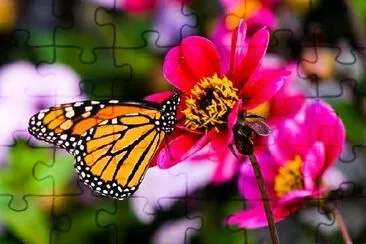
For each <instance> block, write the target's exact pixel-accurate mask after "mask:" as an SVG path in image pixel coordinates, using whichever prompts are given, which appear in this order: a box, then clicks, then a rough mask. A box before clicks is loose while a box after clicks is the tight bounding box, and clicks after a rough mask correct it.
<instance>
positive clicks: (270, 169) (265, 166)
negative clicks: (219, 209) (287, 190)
mask: <svg viewBox="0 0 366 244" xmlns="http://www.w3.org/2000/svg"><path fill="white" fill-rule="evenodd" d="M255 154H256V157H257V160H258V163H259V165H260V169H261V172H262V175H263V179H264V183H265V186H266V189H267V192H268V195H269V198H270V199H271V201H272V202H275V201H277V199H278V197H277V196H276V193H275V192H274V179H275V177H276V175H277V172H278V167H279V165H278V164H277V163H276V162H275V159H274V158H273V157H272V156H271V155H270V154H268V153H266V152H258V151H257V152H256V153H255ZM238 186H239V190H240V193H241V194H242V196H243V197H244V198H245V199H246V200H248V201H249V203H250V205H251V206H252V207H255V206H257V205H258V204H261V200H260V199H262V196H261V193H260V191H259V188H258V183H257V178H256V177H255V174H254V171H253V168H252V165H251V162H250V161H249V159H247V160H246V161H245V162H244V163H243V164H242V166H241V170H240V177H239V182H238Z"/></svg>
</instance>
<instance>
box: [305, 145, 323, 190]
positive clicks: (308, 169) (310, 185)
mask: <svg viewBox="0 0 366 244" xmlns="http://www.w3.org/2000/svg"><path fill="white" fill-rule="evenodd" d="M324 161H325V149H324V144H323V143H322V142H320V141H318V142H316V143H315V144H314V145H313V146H312V147H311V148H310V150H309V152H308V153H307V154H306V156H305V159H304V161H303V164H302V175H303V177H304V179H303V181H304V185H305V189H307V190H310V191H313V190H314V189H317V188H319V186H318V184H319V183H320V182H317V181H318V180H320V179H319V176H320V174H322V173H323V172H324V170H325V169H324V163H325V162H324Z"/></svg>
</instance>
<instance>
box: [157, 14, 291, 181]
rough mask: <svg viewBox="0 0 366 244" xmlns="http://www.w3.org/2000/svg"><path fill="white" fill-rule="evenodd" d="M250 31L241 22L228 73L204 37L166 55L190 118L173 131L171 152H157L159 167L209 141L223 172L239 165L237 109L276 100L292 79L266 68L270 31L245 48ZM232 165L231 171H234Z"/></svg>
mask: <svg viewBox="0 0 366 244" xmlns="http://www.w3.org/2000/svg"><path fill="white" fill-rule="evenodd" d="M246 30H247V26H246V24H245V22H244V21H242V22H241V23H240V25H239V27H238V29H236V30H235V31H234V34H233V38H232V46H231V56H230V57H231V58H230V65H229V67H228V68H227V69H225V68H223V67H222V60H220V58H219V55H218V51H217V48H216V47H215V45H214V44H213V43H212V42H211V41H209V40H208V39H205V38H203V37H199V36H193V37H187V38H185V39H184V40H183V41H182V43H181V44H180V45H179V46H178V47H175V48H173V49H171V50H170V51H169V52H168V54H167V55H166V58H165V61H164V67H163V69H164V75H165V77H166V79H167V80H168V81H169V82H170V83H171V84H172V85H174V86H175V87H176V88H178V89H179V90H181V91H182V92H183V94H182V102H181V106H180V108H179V110H180V111H182V113H183V114H184V115H185V122H184V124H180V125H178V127H179V128H180V129H177V130H175V132H173V134H172V136H171V138H172V139H170V140H169V149H168V147H165V148H164V149H162V150H161V151H160V152H159V153H158V156H157V157H156V159H157V164H158V165H159V167H160V168H169V167H171V166H172V165H175V164H176V163H178V162H179V161H182V160H184V159H185V158H187V157H189V156H191V155H193V154H194V153H195V152H197V151H199V150H200V149H201V148H202V147H203V146H205V145H206V144H208V143H209V142H211V145H212V148H213V151H214V152H215V153H216V154H217V155H218V157H217V162H218V167H219V168H221V167H220V164H225V166H224V167H222V168H224V169H223V170H224V171H225V172H226V171H227V170H226V168H227V165H226V164H229V165H232V164H235V165H237V161H238V159H236V158H235V157H234V156H233V155H232V153H231V152H230V150H229V147H228V145H229V144H230V143H232V140H233V134H232V127H233V125H234V124H233V123H234V121H235V119H236V116H237V113H238V111H239V110H249V109H252V108H255V107H256V106H258V105H259V104H261V103H263V102H265V101H267V100H268V99H271V97H273V96H274V95H275V94H276V93H277V92H278V91H279V89H280V88H281V87H282V85H283V84H284V81H285V78H286V77H287V75H289V72H288V71H286V70H283V69H279V70H267V69H263V68H262V67H261V62H262V59H263V56H264V54H265V52H266V50H267V45H268V39H269V33H268V31H267V30H266V29H265V28H263V29H261V30H259V31H258V32H256V33H255V34H254V35H253V37H252V38H251V39H250V40H249V41H248V45H247V46H245V47H243V46H242V42H243V41H244V40H245V37H246ZM163 95H165V96H166V93H165V94H163ZM163 95H160V94H157V95H155V96H154V98H153V100H159V99H160V100H162V99H161V97H162V96H163ZM178 118H180V116H179V115H178ZM171 156H172V157H173V158H174V160H172V159H171ZM229 165H228V167H229V168H230V169H231V168H233V167H231V166H229ZM217 175H219V174H217ZM232 175H233V172H232V170H229V173H228V174H225V175H224V176H222V175H221V176H217V177H224V178H225V179H229V178H230V177H231V176H232Z"/></svg>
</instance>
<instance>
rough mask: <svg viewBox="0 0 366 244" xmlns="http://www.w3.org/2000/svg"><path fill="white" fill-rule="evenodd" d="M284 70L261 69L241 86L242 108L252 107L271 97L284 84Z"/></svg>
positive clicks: (286, 73) (285, 74)
mask: <svg viewBox="0 0 366 244" xmlns="http://www.w3.org/2000/svg"><path fill="white" fill-rule="evenodd" d="M288 74H289V72H288V71H286V70H277V71H273V70H263V71H261V72H257V75H255V76H253V77H252V79H251V80H250V81H249V82H248V83H247V84H246V85H245V86H244V87H243V89H242V90H241V93H240V96H241V97H242V98H243V99H244V101H243V108H244V109H252V108H254V107H256V106H258V105H259V104H261V103H263V102H265V101H267V100H269V99H271V98H272V97H273V96H274V95H275V94H276V93H277V92H278V91H279V90H280V89H281V87H282V86H283V85H284V83H285V79H286V76H287V75H288Z"/></svg>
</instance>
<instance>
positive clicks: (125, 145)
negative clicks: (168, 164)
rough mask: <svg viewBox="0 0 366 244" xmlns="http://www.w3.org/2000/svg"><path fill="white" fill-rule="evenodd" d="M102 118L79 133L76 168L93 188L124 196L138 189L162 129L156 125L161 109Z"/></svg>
mask: <svg viewBox="0 0 366 244" xmlns="http://www.w3.org/2000/svg"><path fill="white" fill-rule="evenodd" d="M155 113H156V114H153V113H151V115H153V116H152V117H150V118H149V116H146V115H141V114H138V113H136V114H132V115H123V116H121V117H117V118H114V119H112V120H105V121H103V122H101V123H100V124H98V125H97V126H95V127H93V128H91V129H89V130H88V131H87V132H86V133H84V134H83V135H81V137H80V140H79V141H78V142H77V146H76V148H75V153H74V155H75V160H76V162H75V168H76V171H77V172H78V174H79V177H80V179H81V180H82V181H83V182H84V183H85V184H86V185H88V186H90V187H91V188H92V189H93V190H95V191H97V192H99V193H101V194H104V195H108V196H111V197H114V198H117V199H124V198H127V197H128V196H129V195H131V194H132V193H133V192H134V191H136V190H137V188H138V186H139V184H140V183H141V181H142V179H143V177H144V174H145V172H146V169H147V168H148V166H149V163H150V160H151V158H152V157H153V156H154V154H155V152H156V151H157V149H158V147H159V146H160V145H161V143H162V141H163V139H164V137H165V132H164V131H163V130H159V129H157V125H155V122H154V121H158V119H159V117H160V113H159V112H158V111H156V112H155Z"/></svg>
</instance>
